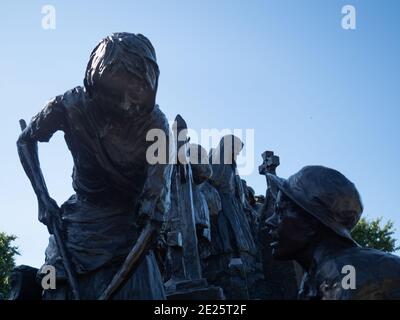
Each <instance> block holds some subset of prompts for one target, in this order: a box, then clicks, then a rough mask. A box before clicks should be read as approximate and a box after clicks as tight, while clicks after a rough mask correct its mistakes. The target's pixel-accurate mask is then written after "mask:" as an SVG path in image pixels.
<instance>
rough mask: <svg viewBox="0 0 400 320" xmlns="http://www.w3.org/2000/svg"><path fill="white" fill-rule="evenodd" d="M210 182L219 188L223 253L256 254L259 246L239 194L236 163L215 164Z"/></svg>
mask: <svg viewBox="0 0 400 320" xmlns="http://www.w3.org/2000/svg"><path fill="white" fill-rule="evenodd" d="M212 172H213V174H212V177H211V179H210V183H211V184H212V185H213V186H214V187H215V188H216V189H217V190H218V193H219V196H220V198H221V205H222V211H221V212H220V214H219V215H218V218H217V229H218V231H217V234H218V240H217V242H218V243H217V244H216V245H217V246H219V250H221V251H222V252H221V253H234V254H235V253H236V254H237V253H248V254H250V255H253V256H255V255H256V254H257V248H256V245H255V242H254V239H253V235H252V234H251V228H250V225H249V222H248V220H247V218H246V215H245V212H244V211H243V207H242V204H241V202H240V201H241V200H240V198H239V197H238V195H237V190H238V186H237V185H236V184H237V183H238V180H239V179H236V164H235V163H233V164H213V165H212Z"/></svg>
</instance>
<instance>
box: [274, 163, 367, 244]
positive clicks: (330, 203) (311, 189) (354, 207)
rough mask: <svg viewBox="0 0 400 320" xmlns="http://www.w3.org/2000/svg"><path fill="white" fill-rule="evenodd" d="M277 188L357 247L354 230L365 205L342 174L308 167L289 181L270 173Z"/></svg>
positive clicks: (316, 167)
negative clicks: (352, 231) (352, 235)
mask: <svg viewBox="0 0 400 320" xmlns="http://www.w3.org/2000/svg"><path fill="white" fill-rule="evenodd" d="M267 176H268V179H269V181H271V183H273V184H274V185H275V186H276V188H277V189H279V190H281V191H282V192H283V193H284V194H285V195H286V196H288V197H289V198H290V199H291V200H292V201H294V202H295V203H296V204H297V205H298V206H300V207H301V208H303V209H304V210H305V211H307V212H308V213H309V214H311V215H312V216H313V217H315V218H316V219H318V220H319V221H320V222H321V223H322V224H323V225H325V226H326V227H328V228H329V229H331V230H332V231H334V232H335V233H336V234H338V235H339V236H341V237H343V238H346V239H348V240H350V241H352V242H353V243H355V244H357V243H356V242H355V241H354V240H353V238H352V237H351V230H352V229H353V228H354V227H355V225H356V224H357V222H358V220H359V219H360V217H361V213H362V211H363V205H362V202H361V198H360V195H359V193H358V191H357V189H356V187H355V185H354V184H353V183H352V182H351V181H349V180H348V179H347V178H346V177H345V176H344V175H343V174H341V173H340V172H338V171H336V170H333V169H329V168H326V167H323V166H307V167H304V168H303V169H301V170H300V171H299V172H298V173H296V174H294V175H292V176H291V177H289V178H288V179H286V180H285V179H282V178H279V177H277V176H275V175H272V174H267Z"/></svg>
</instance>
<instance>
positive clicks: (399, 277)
mask: <svg viewBox="0 0 400 320" xmlns="http://www.w3.org/2000/svg"><path fill="white" fill-rule="evenodd" d="M318 273H319V274H318V278H319V281H318V282H319V283H322V284H323V286H325V287H326V288H327V291H326V292H329V294H332V292H334V290H333V288H336V291H335V292H337V293H338V294H339V296H341V297H342V298H344V299H369V298H373V299H392V298H400V257H398V256H395V255H393V254H389V253H385V252H382V251H380V250H375V249H370V248H359V247H354V248H350V249H347V250H344V251H341V252H339V253H338V254H337V255H335V256H333V257H332V258H331V259H329V260H327V261H326V262H325V263H324V264H323V265H322V266H321V268H320V270H319V272H318ZM352 279H353V280H354V288H347V289H346V288H343V283H348V284H351V283H352V281H353V280H352ZM320 290H322V291H324V290H323V289H321V286H320ZM332 290H333V291H332ZM337 290H339V291H337Z"/></svg>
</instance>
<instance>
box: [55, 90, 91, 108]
mask: <svg viewBox="0 0 400 320" xmlns="http://www.w3.org/2000/svg"><path fill="white" fill-rule="evenodd" d="M61 99H62V103H63V105H64V107H65V108H67V109H71V108H74V107H81V106H83V105H84V104H85V102H86V100H87V94H86V91H85V89H84V88H83V87H81V86H78V87H75V88H73V89H70V90H68V91H66V92H65V93H64V94H63V95H62V96H61Z"/></svg>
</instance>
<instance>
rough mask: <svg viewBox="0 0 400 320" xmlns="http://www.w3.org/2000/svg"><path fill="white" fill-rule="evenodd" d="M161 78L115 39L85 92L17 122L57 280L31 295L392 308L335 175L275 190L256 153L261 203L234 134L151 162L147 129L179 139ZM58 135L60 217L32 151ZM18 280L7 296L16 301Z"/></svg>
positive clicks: (100, 50)
mask: <svg viewBox="0 0 400 320" xmlns="http://www.w3.org/2000/svg"><path fill="white" fill-rule="evenodd" d="M158 76H159V69H158V65H157V60H156V54H155V50H154V48H153V46H152V44H151V43H150V41H149V40H148V39H147V38H146V37H144V36H143V35H140V34H138V35H135V34H130V33H115V34H112V35H111V36H109V37H106V38H105V39H103V40H102V41H101V42H100V43H99V44H98V45H97V46H96V48H95V49H94V50H93V52H92V53H91V56H90V60H89V62H88V65H87V69H86V74H85V79H84V86H83V87H76V88H74V89H72V90H69V91H67V92H66V93H64V94H62V95H60V96H57V97H56V98H54V99H53V100H51V101H50V102H49V103H48V104H47V105H46V106H45V107H44V109H43V110H42V111H40V112H39V113H38V114H37V115H36V116H35V117H34V118H32V120H31V121H30V123H29V124H28V125H27V126H26V127H25V125H22V130H23V131H22V133H21V135H20V137H19V139H18V142H17V146H18V153H19V156H20V159H21V163H22V165H23V168H24V170H25V172H26V174H27V176H28V178H29V179H30V182H31V184H32V186H33V189H34V191H35V193H36V195H37V199H38V208H39V220H40V221H41V222H42V223H44V224H45V225H46V226H47V228H48V230H49V233H50V238H49V245H48V247H47V249H46V257H45V262H44V266H48V265H51V266H54V267H55V270H56V289H49V290H41V289H40V288H39V289H37V288H36V289H37V291H36V292H40V295H39V296H38V297H37V298H38V299H82V300H87V299H91V300H94V299H215V300H220V299H296V298H300V299H396V298H400V258H398V257H397V256H394V255H390V254H386V253H383V252H380V251H378V250H373V249H366V248H361V247H359V245H358V244H357V243H356V242H355V241H354V240H353V239H352V237H351V234H350V232H351V230H352V228H353V227H354V226H355V225H356V223H357V222H358V220H359V218H360V216H361V213H362V211H363V206H362V202H361V199H360V195H359V194H358V191H357V189H356V187H355V185H354V184H353V183H352V182H351V181H349V180H348V179H347V178H346V177H345V176H343V175H342V174H341V173H340V172H338V171H336V170H334V169H330V168H326V167H323V166H307V167H305V168H303V169H301V170H300V171H299V172H298V173H296V174H294V175H292V176H291V177H289V178H288V179H286V180H285V179H282V178H279V177H277V176H276V172H275V169H276V167H277V166H278V164H279V158H278V157H277V156H275V155H274V154H273V153H272V152H266V153H264V155H263V158H264V163H263V165H262V166H261V167H260V173H261V174H264V175H265V176H266V180H267V185H268V188H267V192H266V195H265V197H261V196H258V197H257V196H255V194H254V191H253V190H252V188H250V187H248V186H247V184H246V182H245V181H244V180H241V179H240V176H239V175H238V174H237V167H236V157H237V155H238V154H239V153H240V152H241V149H242V147H243V143H242V142H241V141H240V140H239V138H237V137H235V136H233V135H228V136H225V137H223V138H222V139H221V142H220V143H219V145H218V147H217V148H215V149H212V150H211V151H210V152H209V153H208V152H207V151H206V150H204V148H202V147H201V146H200V145H194V144H191V143H190V142H189V139H188V138H186V139H183V140H182V139H180V140H179V141H178V142H177V143H176V144H175V146H176V150H169V152H170V154H173V155H174V156H177V155H178V154H179V150H183V158H184V159H186V160H187V161H177V162H176V163H174V164H169V163H157V164H150V163H149V161H148V159H147V157H146V151H147V150H148V148H149V147H150V145H151V142H149V141H147V139H146V135H147V133H148V132H149V130H152V129H159V130H161V131H162V132H164V133H165V134H166V136H169V132H170V131H171V130H172V132H173V135H172V136H173V137H175V138H176V137H177V135H180V134H181V133H182V132H183V135H184V136H185V134H186V133H185V132H186V130H187V125H186V122H185V120H184V119H183V118H182V117H181V116H179V115H178V116H177V117H176V119H175V122H174V126H173V127H172V128H170V127H169V125H168V122H167V119H166V117H165V115H164V114H163V113H162V111H161V110H160V108H159V107H158V105H157V104H156V92H157V87H158ZM59 130H60V131H63V132H64V134H65V141H66V143H67V146H68V148H69V150H70V152H71V153H72V156H73V160H74V168H73V175H72V178H73V188H74V190H75V194H74V195H72V196H71V197H70V198H69V199H68V200H67V201H66V202H65V203H63V204H62V205H61V206H60V207H59V206H58V205H57V203H56V201H54V200H53V199H52V198H51V195H50V193H49V191H48V190H47V187H46V183H45V180H44V178H43V174H42V171H41V168H40V162H39V157H38V148H37V144H38V142H48V141H49V140H50V138H51V137H52V135H53V134H54V133H55V132H56V131H59ZM181 140H182V141H181ZM193 150H197V151H198V152H193ZM216 159H218V161H215V160H216ZM227 159H228V161H227ZM349 268H350V269H349ZM23 270H25V269H21V268H20V269H18V268H17V269H16V270H15V272H14V274H13V278H14V282H13V283H14V285H13V290H12V292H13V294H12V298H13V299H24V294H23V292H26V290H24V288H23V286H27V284H26V283H24V281H22V280H21V281H16V279H17V280H18V277H20V278H21V277H22V278H23V275H22V273H23ZM344 270H352V271H354V272H353V274H351V275H350V276H352V277H353V278H351V279H350V278H349V275H348V274H347V273H346V272H344ZM35 273H36V271H35ZM41 277H43V274H42V273H41V272H40V270H37V279H36V284H37V286H40V283H41ZM345 277H347V278H345ZM22 278H21V279H22ZM30 285H31V284H30Z"/></svg>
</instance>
